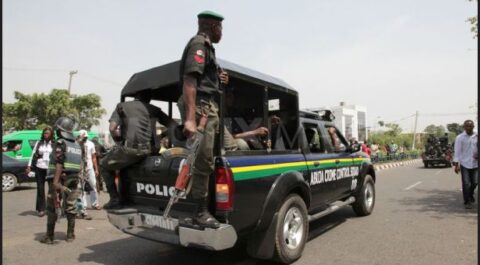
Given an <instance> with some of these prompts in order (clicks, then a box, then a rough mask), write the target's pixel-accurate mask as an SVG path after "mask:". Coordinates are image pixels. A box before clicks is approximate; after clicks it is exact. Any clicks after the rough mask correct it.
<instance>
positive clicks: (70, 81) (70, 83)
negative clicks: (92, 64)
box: [68, 70, 78, 95]
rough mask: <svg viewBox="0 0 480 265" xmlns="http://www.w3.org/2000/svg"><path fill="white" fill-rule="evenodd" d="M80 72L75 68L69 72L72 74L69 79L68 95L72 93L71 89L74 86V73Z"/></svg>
mask: <svg viewBox="0 0 480 265" xmlns="http://www.w3.org/2000/svg"><path fill="white" fill-rule="evenodd" d="M76 73H78V71H77V70H73V71H70V72H69V73H68V74H69V75H70V77H69V79H68V95H70V89H71V87H72V77H73V75H74V74H76Z"/></svg>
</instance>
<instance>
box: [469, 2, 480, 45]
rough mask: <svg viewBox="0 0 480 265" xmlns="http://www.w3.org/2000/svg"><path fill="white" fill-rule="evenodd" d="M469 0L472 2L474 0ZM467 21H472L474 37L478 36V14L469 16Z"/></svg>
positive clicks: (471, 26) (471, 27)
mask: <svg viewBox="0 0 480 265" xmlns="http://www.w3.org/2000/svg"><path fill="white" fill-rule="evenodd" d="M468 1H469V2H472V0H468ZM477 2H478V0H477ZM467 22H468V23H470V31H471V32H472V33H473V38H474V39H475V38H478V16H473V17H469V18H468V19H467Z"/></svg>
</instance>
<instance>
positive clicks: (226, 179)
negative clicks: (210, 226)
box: [215, 167, 234, 211]
mask: <svg viewBox="0 0 480 265" xmlns="http://www.w3.org/2000/svg"><path fill="white" fill-rule="evenodd" d="M215 179H216V182H215V195H216V208H217V210H220V211H232V210H233V193H234V185H233V174H232V171H231V170H230V169H229V168H224V167H217V168H216V169H215Z"/></svg>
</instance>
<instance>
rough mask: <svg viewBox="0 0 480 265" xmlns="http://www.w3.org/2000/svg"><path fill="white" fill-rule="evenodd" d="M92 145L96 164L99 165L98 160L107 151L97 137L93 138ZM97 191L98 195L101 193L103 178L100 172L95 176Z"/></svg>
mask: <svg viewBox="0 0 480 265" xmlns="http://www.w3.org/2000/svg"><path fill="white" fill-rule="evenodd" d="M92 142H93V144H94V145H95V154H96V156H97V163H98V164H100V160H102V158H103V157H104V156H105V153H106V152H107V149H106V148H105V146H103V145H102V144H101V143H100V142H99V141H98V137H93V139H92ZM97 191H98V193H99V194H100V191H103V176H102V172H101V171H100V172H98V175H97Z"/></svg>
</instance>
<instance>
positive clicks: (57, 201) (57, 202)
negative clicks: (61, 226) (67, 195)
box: [53, 191, 62, 223]
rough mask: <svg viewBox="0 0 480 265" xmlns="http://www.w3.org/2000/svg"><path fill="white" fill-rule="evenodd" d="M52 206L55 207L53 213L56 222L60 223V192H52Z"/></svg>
mask: <svg viewBox="0 0 480 265" xmlns="http://www.w3.org/2000/svg"><path fill="white" fill-rule="evenodd" d="M53 193H54V194H53V206H54V207H55V214H56V215H57V223H60V218H62V207H61V206H60V198H59V196H60V194H59V193H58V192H56V191H54V192H53Z"/></svg>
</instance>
